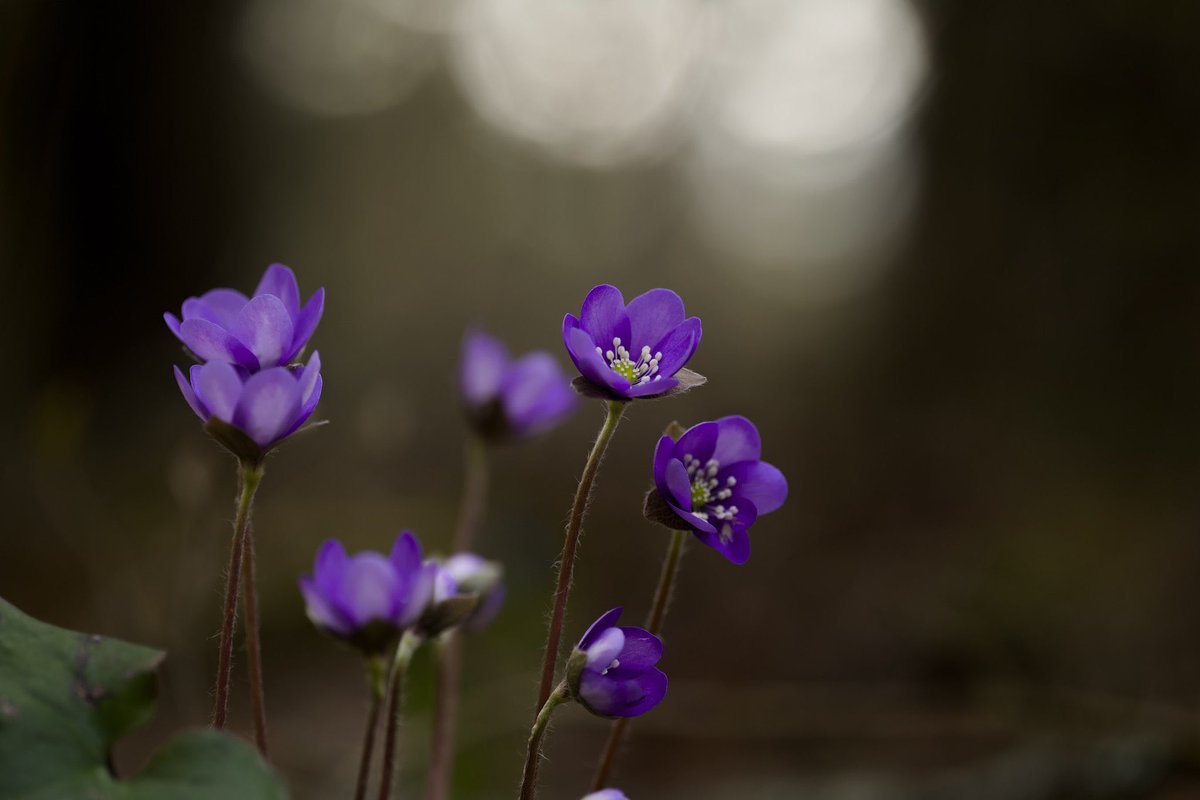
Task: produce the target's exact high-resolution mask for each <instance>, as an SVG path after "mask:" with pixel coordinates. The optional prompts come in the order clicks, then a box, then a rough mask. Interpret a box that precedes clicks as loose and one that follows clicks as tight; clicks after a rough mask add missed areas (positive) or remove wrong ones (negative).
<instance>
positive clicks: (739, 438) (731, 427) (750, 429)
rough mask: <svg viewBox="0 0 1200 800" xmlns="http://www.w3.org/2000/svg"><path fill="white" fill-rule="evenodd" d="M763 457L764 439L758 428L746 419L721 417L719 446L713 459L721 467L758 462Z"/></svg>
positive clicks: (718, 428) (718, 437) (718, 424)
mask: <svg viewBox="0 0 1200 800" xmlns="http://www.w3.org/2000/svg"><path fill="white" fill-rule="evenodd" d="M760 456H762V438H761V437H760V436H759V435H758V428H756V427H754V423H753V422H751V421H750V420H748V419H746V418H745V417H738V416H735V417H721V418H720V419H719V420H717V446H716V447H715V448H714V449H713V454H712V457H713V458H715V459H716V460H717V462H718V463H719V464H721V465H726V464H736V463H737V462H739V461H758V459H759V457H760Z"/></svg>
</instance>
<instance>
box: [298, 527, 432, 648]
mask: <svg viewBox="0 0 1200 800" xmlns="http://www.w3.org/2000/svg"><path fill="white" fill-rule="evenodd" d="M432 592H433V570H432V569H430V568H428V567H426V566H424V565H423V563H422V561H421V544H420V542H418V541H417V537H416V536H414V535H413V534H412V533H410V532H409V531H404V532H403V533H401V534H400V536H399V537H397V539H396V543H395V545H393V547H392V552H391V555H390V556H386V557H385V556H384V555H383V554H381V553H375V552H372V551H365V552H362V553H356V554H354V555H352V556H351V555H347V554H346V548H345V547H343V546H342V543H341V542H339V541H337V540H336V539H329V540H327V541H326V542H325V543H324V544H322V545H321V548H320V549H319V550H318V551H317V557H316V560H315V562H314V564H313V572H312V575H304V576H302V577H301V578H300V593H301V594H302V595H303V596H304V604H305V608H306V610H307V613H308V618H309V619H310V620H312V622H313V624H314V625H316V626H317V627H318V628H320V629H321V630H323V631H326V632H327V633H330V634H332V635H333V636H336V637H337V638H339V639H344V640H346V641H348V642H350V643H351V644H353V645H354V646H355V647H358V648H359V649H361V650H363V651H364V652H366V653H369V654H377V653H382V652H384V651H385V650H387V649H388V648H389V647H390V646H391V645H392V644H393V643H394V642H395V640H396V637H397V636H399V635H400V633H401V632H403V631H404V630H405V629H407V628H409V627H411V626H412V625H413V624H414V623H416V621H417V620H418V619H419V618H420V617H421V615H422V614H423V613H424V611H425V609H426V607H427V606H428V605H429V601H430V597H431V595H432Z"/></svg>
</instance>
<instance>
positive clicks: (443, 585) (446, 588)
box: [429, 561, 458, 603]
mask: <svg viewBox="0 0 1200 800" xmlns="http://www.w3.org/2000/svg"><path fill="white" fill-rule="evenodd" d="M429 563H431V564H433V602H435V603H440V602H442V601H443V600H446V599H448V598H450V597H454V596H455V595H456V594H458V581H456V580H454V576H453V575H451V574H450V573H449V572H447V571H446V570H445V569H443V568H442V565H441V564H438V563H437V562H436V561H431V562H429Z"/></svg>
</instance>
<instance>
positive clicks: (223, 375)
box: [175, 351, 322, 460]
mask: <svg viewBox="0 0 1200 800" xmlns="http://www.w3.org/2000/svg"><path fill="white" fill-rule="evenodd" d="M175 380H176V382H178V384H179V390H180V391H181V392H183V396H184V398H185V399H186V400H187V401H188V405H190V406H191V407H192V410H193V411H195V412H196V416H198V417H200V419H202V420H204V421H205V422H206V423H208V422H210V421H211V420H213V419H216V420H219V421H220V422H222V423H225V424H226V425H229V426H232V427H233V428H236V429H237V430H238V431H240V432H241V433H243V434H245V435H246V437H248V438H249V439H250V440H251V442H252V443H253V445H256V446H257V447H258V448H260V449H261V450H262V451H263V452H264V453H265V451H267V450H270V449H271V448H272V447H274V446H275V445H277V444H279V443H280V442H281V441H283V440H284V439H286V438H287V437H288V436H290V435H291V434H293V433H295V432H296V430H297V429H299V427H300V426H301V425H303V424H304V423H305V422H306V421H307V420H308V418H309V417H311V416H312V413H313V411H314V410H315V409H316V407H317V402H318V401H319V400H320V399H321V386H322V381H321V356H320V354H318V353H316V352H315V351H314V352H313V354H312V357H311V358H310V359H309V360H308V364H307V365H305V366H303V367H270V368H269V369H264V370H262V371H261V372H255V373H250V372H248V371H247V370H246V369H245V368H243V367H235V366H233V365H232V364H228V363H226V362H224V361H210V362H208V363H207V364H196V365H194V366H192V368H191V371H190V374H189V376H188V377H185V376H184V374H183V371H182V370H180V369H179V367H175ZM211 430H212V429H211V427H210V431H211ZM214 435H216V432H214ZM218 438H219V439H221V441H222V443H223V444H225V445H226V446H227V447H229V446H230V445H229V443H227V442H226V441H225V440H224V438H222V437H220V436H218ZM230 449H233V450H234V452H235V454H237V455H239V456H243V457H246V454H243V453H241V452H239V451H238V450H236V449H234V448H232V447H231V448H230ZM259 455H260V456H261V454H259ZM251 460H254V459H253V458H251Z"/></svg>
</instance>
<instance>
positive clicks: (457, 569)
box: [442, 553, 488, 583]
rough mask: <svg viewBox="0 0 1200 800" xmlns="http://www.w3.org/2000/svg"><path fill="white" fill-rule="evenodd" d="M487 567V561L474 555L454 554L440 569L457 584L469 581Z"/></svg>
mask: <svg viewBox="0 0 1200 800" xmlns="http://www.w3.org/2000/svg"><path fill="white" fill-rule="evenodd" d="M487 566H488V562H487V559H485V558H483V557H481V556H477V555H475V554H474V553H455V554H454V555H452V556H450V557H449V558H447V559H446V561H445V563H443V564H442V568H443V569H444V570H446V571H447V572H449V573H450V575H451V577H453V578H454V580H456V581H458V582H459V583H466V582H467V581H470V580H471V579H472V578H474V577H475V576H476V575H478V574H479V573H480V572H482V571H483V570H484V569H486V568H487Z"/></svg>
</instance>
